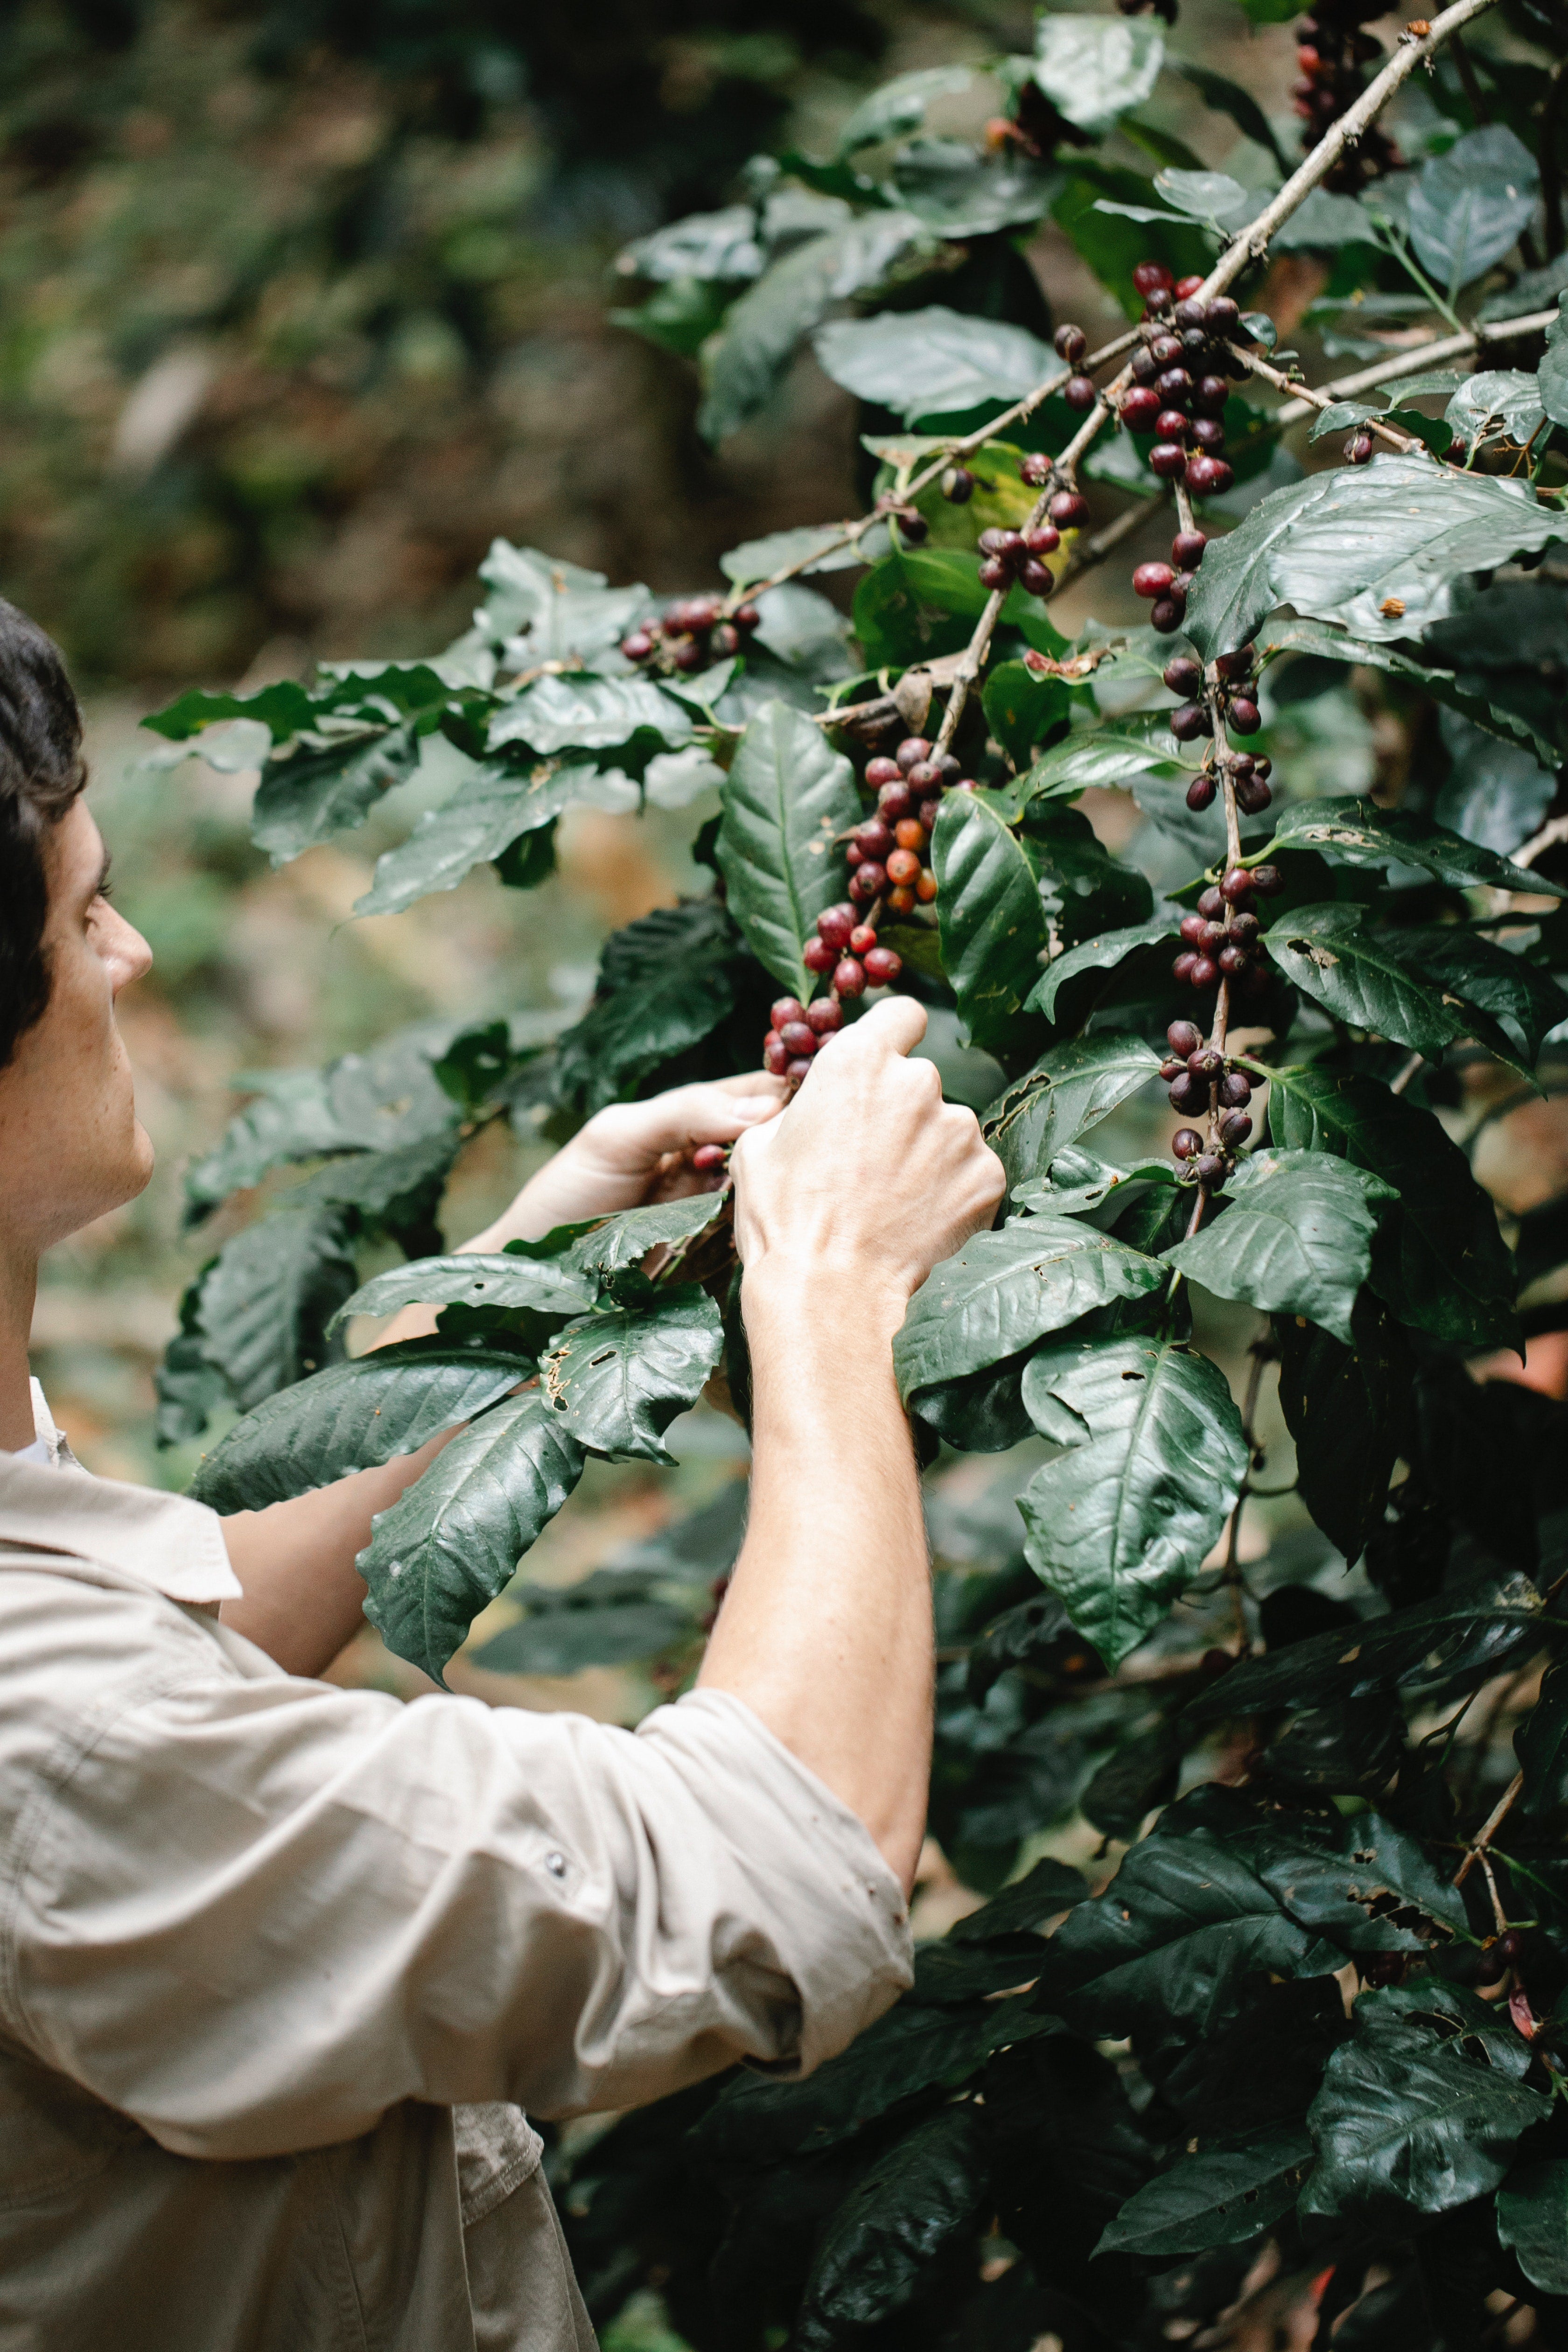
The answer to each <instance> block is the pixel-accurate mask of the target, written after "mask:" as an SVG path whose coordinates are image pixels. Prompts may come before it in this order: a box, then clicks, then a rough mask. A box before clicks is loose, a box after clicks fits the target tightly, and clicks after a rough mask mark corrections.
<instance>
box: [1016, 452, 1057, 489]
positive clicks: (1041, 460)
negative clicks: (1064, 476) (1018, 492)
mask: <svg viewBox="0 0 1568 2352" xmlns="http://www.w3.org/2000/svg"><path fill="white" fill-rule="evenodd" d="M1050 478H1051V461H1050V459H1049V458H1048V457H1046V456H1044V455H1043V453H1042V452H1041V451H1040V450H1038V449H1031V450H1030V452H1029V454H1028V456H1027V457H1026V458H1024V459H1023V461H1022V462H1021V464H1020V465H1019V467H1018V479H1019V480H1020V481H1021V482H1023V483H1025V484H1026V486H1027V488H1030V489H1031V490H1043V489H1044V488H1045V487H1046V484H1047V482H1048V481H1049V480H1050Z"/></svg>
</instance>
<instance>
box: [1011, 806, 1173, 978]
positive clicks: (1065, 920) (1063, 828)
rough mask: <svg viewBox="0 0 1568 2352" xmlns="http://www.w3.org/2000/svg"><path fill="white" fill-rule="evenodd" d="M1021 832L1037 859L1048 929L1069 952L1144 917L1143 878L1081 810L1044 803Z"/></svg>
mask: <svg viewBox="0 0 1568 2352" xmlns="http://www.w3.org/2000/svg"><path fill="white" fill-rule="evenodd" d="M1023 831H1024V834H1025V835H1026V839H1027V840H1028V841H1029V843H1030V845H1031V846H1032V847H1033V849H1034V851H1035V853H1036V855H1037V857H1038V859H1039V872H1040V879H1039V889H1040V903H1041V906H1042V907H1043V908H1044V910H1045V914H1046V918H1047V924H1048V926H1049V927H1050V928H1051V929H1054V930H1055V932H1056V934H1057V936H1058V939H1060V940H1063V941H1065V942H1066V943H1067V944H1068V946H1072V945H1074V944H1076V942H1077V941H1078V940H1081V939H1084V938H1086V937H1088V936H1089V934H1090V933H1092V932H1094V931H1097V930H1105V929H1110V927H1111V926H1112V925H1121V924H1124V923H1136V922H1140V921H1142V919H1143V918H1144V917H1145V916H1146V915H1147V914H1148V913H1149V911H1150V909H1151V908H1152V905H1153V903H1154V894H1153V891H1152V889H1151V887H1150V886H1149V879H1148V877H1147V876H1146V875H1144V874H1142V873H1141V872H1140V870H1139V869H1138V867H1137V866H1128V865H1125V864H1123V862H1122V860H1121V858H1120V857H1116V856H1112V854H1111V852H1110V850H1109V849H1107V848H1106V846H1105V844H1104V843H1103V842H1102V841H1101V840H1100V837H1099V835H1097V834H1096V832H1095V830H1094V827H1093V825H1092V824H1090V823H1089V819H1088V817H1087V816H1085V814H1084V813H1083V811H1082V810H1081V809H1075V808H1063V807H1062V805H1061V804H1060V803H1059V802H1051V801H1047V802H1046V803H1044V805H1043V806H1037V807H1036V808H1035V809H1033V810H1032V811H1031V812H1030V814H1028V815H1027V816H1026V818H1025V819H1024V823H1023Z"/></svg>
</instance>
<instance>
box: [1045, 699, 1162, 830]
mask: <svg viewBox="0 0 1568 2352" xmlns="http://www.w3.org/2000/svg"><path fill="white" fill-rule="evenodd" d="M1197 764H1198V763H1197V762H1196V761H1188V760H1186V759H1184V755H1183V752H1182V749H1181V746H1180V745H1179V744H1178V743H1177V741H1176V740H1175V737H1174V736H1173V734H1172V733H1171V730H1170V728H1169V726H1168V724H1167V715H1166V713H1165V712H1164V711H1163V710H1154V711H1148V712H1145V713H1143V714H1142V716H1137V715H1134V716H1133V717H1131V718H1127V719H1111V720H1109V721H1107V722H1106V723H1105V724H1103V725H1101V726H1098V727H1084V728H1079V729H1075V730H1074V732H1073V733H1072V734H1071V735H1069V736H1068V739H1067V740H1066V742H1064V743H1058V744H1055V745H1053V747H1052V749H1051V750H1050V751H1047V752H1045V753H1044V754H1043V755H1042V756H1041V758H1039V759H1038V760H1037V761H1036V762H1035V764H1034V766H1033V767H1032V768H1031V769H1030V770H1029V771H1028V772H1027V774H1026V775H1024V776H1021V777H1020V778H1019V780H1018V782H1017V783H1016V785H1015V786H1014V787H1013V791H1014V795H1015V797H1016V801H1017V803H1018V805H1019V807H1020V808H1027V807H1028V806H1029V805H1030V804H1031V803H1033V802H1035V801H1038V800H1046V799H1049V800H1070V799H1073V798H1075V797H1076V795H1077V794H1078V793H1081V792H1087V791H1088V790H1089V787H1090V786H1091V785H1095V784H1099V785H1126V784H1128V783H1129V782H1131V779H1132V778H1133V777H1134V776H1142V775H1147V774H1150V773H1153V774H1158V775H1165V776H1170V777H1173V778H1174V777H1185V776H1187V775H1188V774H1190V773H1191V772H1192V771H1193V770H1194V768H1195V767H1196V766H1197Z"/></svg>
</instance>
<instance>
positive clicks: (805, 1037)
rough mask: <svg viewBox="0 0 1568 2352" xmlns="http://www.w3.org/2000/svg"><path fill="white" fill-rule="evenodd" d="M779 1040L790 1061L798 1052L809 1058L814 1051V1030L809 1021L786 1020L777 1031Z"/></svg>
mask: <svg viewBox="0 0 1568 2352" xmlns="http://www.w3.org/2000/svg"><path fill="white" fill-rule="evenodd" d="M779 1042H780V1044H781V1045H784V1048H785V1049H786V1051H787V1052H788V1054H789V1055H790V1058H791V1060H792V1061H793V1060H794V1059H795V1056H796V1055H800V1054H804V1055H805V1056H806V1058H807V1059H808V1060H809V1059H810V1057H811V1055H813V1054H815V1053H816V1030H815V1029H814V1028H813V1027H812V1025H811V1024H810V1022H809V1021H805V1020H802V1021H786V1022H785V1023H784V1026H783V1027H782V1028H781V1029H780V1031H779Z"/></svg>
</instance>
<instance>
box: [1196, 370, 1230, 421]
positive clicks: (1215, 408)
mask: <svg viewBox="0 0 1568 2352" xmlns="http://www.w3.org/2000/svg"><path fill="white" fill-rule="evenodd" d="M1229 398H1230V383H1229V380H1228V378H1227V377H1226V376H1223V375H1201V376H1199V378H1198V380H1197V382H1196V383H1195V384H1194V386H1193V407H1194V410H1195V412H1196V414H1197V415H1199V416H1223V415H1224V414H1225V404H1226V401H1227V400H1228V399H1229Z"/></svg>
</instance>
